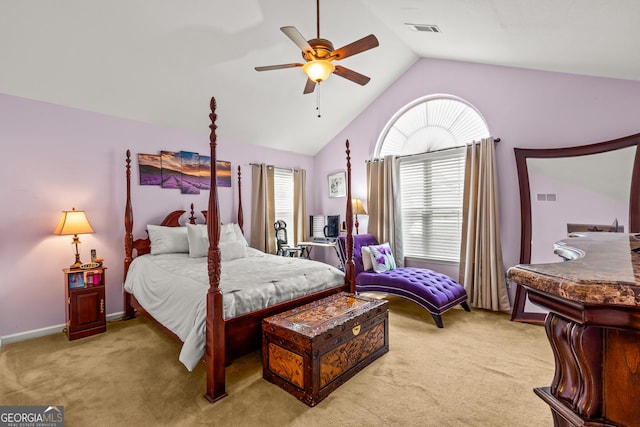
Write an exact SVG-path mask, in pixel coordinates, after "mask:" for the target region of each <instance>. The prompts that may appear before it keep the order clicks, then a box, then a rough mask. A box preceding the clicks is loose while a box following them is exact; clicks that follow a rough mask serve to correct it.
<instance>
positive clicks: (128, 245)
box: [124, 150, 136, 320]
mask: <svg viewBox="0 0 640 427" xmlns="http://www.w3.org/2000/svg"><path fill="white" fill-rule="evenodd" d="M126 165H127V166H126V170H127V173H126V175H127V202H126V204H125V208H124V278H125V279H126V278H127V272H128V271H129V265H131V261H132V260H133V209H132V208H131V151H130V150H127V160H126ZM135 316H136V315H135V312H134V309H133V306H132V305H131V294H130V293H129V292H124V319H125V320H129V319H133V318H134V317H135Z"/></svg>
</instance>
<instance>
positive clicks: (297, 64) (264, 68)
mask: <svg viewBox="0 0 640 427" xmlns="http://www.w3.org/2000/svg"><path fill="white" fill-rule="evenodd" d="M295 67H302V64H299V63H292V64H280V65H266V66H264V67H255V69H256V71H269V70H281V69H283V68H295Z"/></svg>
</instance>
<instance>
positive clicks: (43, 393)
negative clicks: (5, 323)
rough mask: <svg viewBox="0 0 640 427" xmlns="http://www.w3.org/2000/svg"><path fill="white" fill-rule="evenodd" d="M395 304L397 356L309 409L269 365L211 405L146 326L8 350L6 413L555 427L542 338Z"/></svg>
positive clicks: (257, 361) (509, 325)
mask: <svg viewBox="0 0 640 427" xmlns="http://www.w3.org/2000/svg"><path fill="white" fill-rule="evenodd" d="M388 299H389V301H390V315H389V318H390V321H389V324H390V327H389V342H390V351H389V353H387V354H386V355H384V356H382V357H381V358H379V359H378V360H376V361H374V362H373V363H372V364H371V365H369V366H368V367H367V368H365V369H364V370H363V371H361V372H360V373H358V374H357V375H356V376H355V377H353V378H352V379H350V380H349V381H347V382H346V383H345V384H343V385H342V386H340V387H339V388H338V389H337V390H336V391H334V392H333V393H332V394H331V395H329V396H328V397H327V398H326V399H325V400H323V401H322V402H321V403H320V404H319V405H318V406H316V407H314V408H309V407H307V406H306V405H304V404H303V403H301V402H299V401H298V400H297V399H296V398H294V397H293V396H291V395H289V394H288V393H287V392H285V391H283V390H281V389H280V388H279V387H277V386H275V385H273V384H271V383H269V382H267V381H265V380H264V379H262V365H261V358H260V353H259V352H255V353H252V354H249V355H247V356H245V357H243V358H241V359H239V360H236V361H235V362H234V363H233V364H232V365H231V366H229V367H228V368H227V392H228V393H229V396H228V397H226V398H224V399H222V400H220V401H219V402H217V403H215V404H210V403H208V402H207V401H206V400H205V399H204V397H203V393H204V389H205V378H204V377H205V372H204V366H202V364H200V365H199V366H198V367H197V368H196V369H195V370H194V371H193V372H191V373H190V372H188V371H187V370H186V369H185V368H184V367H183V366H182V364H180V362H178V352H179V344H178V343H176V342H174V341H173V340H171V339H170V338H168V337H167V336H166V335H164V334H163V333H162V332H160V331H159V330H158V329H157V328H156V327H155V326H154V325H152V324H150V323H149V322H148V321H147V320H145V319H140V318H139V319H135V320H132V321H127V322H123V321H119V322H112V323H110V324H109V325H108V327H107V332H106V333H105V334H101V335H98V336H93V337H88V338H84V339H80V340H76V341H72V342H69V341H67V339H66V338H65V336H64V335H63V334H62V333H61V334H56V335H51V336H47V337H42V338H37V339H33V340H29V341H23V342H18V343H13V344H9V345H4V346H2V348H1V350H0V379H1V382H0V405H64V407H65V425H67V426H124V425H128V426H130V425H144V426H199V425H215V426H243V427H244V426H261V427H268V426H326V425H332V426H380V425H385V426H438V427H447V426H456V427H457V426H491V427H497V426H505V427H514V426H536V427H537V426H551V425H553V422H552V419H551V413H550V410H549V408H548V407H547V406H546V405H545V404H544V403H543V402H542V400H540V399H539V398H538V397H536V396H535V395H534V393H533V391H532V389H533V388H534V387H538V386H546V385H549V384H550V382H551V380H552V378H553V370H554V369H553V355H552V353H551V349H550V347H549V344H548V342H547V339H546V335H545V332H544V328H543V327H541V326H535V325H528V324H522V323H515V322H511V321H509V316H508V315H506V314H500V313H493V312H487V311H483V310H475V309H472V312H471V313H467V312H465V311H463V310H462V309H460V308H455V309H452V310H450V311H449V312H447V313H445V314H444V316H443V321H444V326H445V327H444V329H438V328H437V327H436V326H435V325H434V323H433V321H432V319H431V316H430V315H429V314H428V313H427V312H426V311H424V310H422V309H421V308H419V307H418V306H416V305H414V304H413V303H411V302H408V301H405V300H402V299H400V298H395V297H389V298H388Z"/></svg>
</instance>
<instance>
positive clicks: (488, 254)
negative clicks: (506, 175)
mask: <svg viewBox="0 0 640 427" xmlns="http://www.w3.org/2000/svg"><path fill="white" fill-rule="evenodd" d="M494 152H495V150H494V142H493V138H486V139H483V140H482V141H480V142H475V143H473V144H471V145H469V146H468V147H467V157H466V166H465V178H464V202H463V222H462V224H463V225H462V243H461V247H460V282H461V283H462V284H463V285H464V287H465V289H466V290H467V294H468V295H469V303H470V304H471V305H472V306H473V307H478V308H483V309H487V310H492V311H509V310H510V307H509V296H508V294H507V286H506V281H505V276H504V264H503V262H502V246H501V244H500V221H499V218H498V185H497V177H496V168H495V155H494Z"/></svg>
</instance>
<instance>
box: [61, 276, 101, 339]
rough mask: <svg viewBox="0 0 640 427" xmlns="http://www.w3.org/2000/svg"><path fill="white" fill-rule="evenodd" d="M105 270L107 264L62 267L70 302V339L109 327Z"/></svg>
mask: <svg viewBox="0 0 640 427" xmlns="http://www.w3.org/2000/svg"><path fill="white" fill-rule="evenodd" d="M105 270H106V267H98V268H92V269H88V270H80V269H70V268H65V269H64V270H62V271H63V272H64V285H65V300H66V302H67V309H66V320H67V328H66V334H67V338H69V340H70V341H71V340H75V339H78V338H84V337H88V336H91V335H95V334H100V333H103V332H106V330H107V322H106V314H105V309H106V307H105V296H104V295H105V292H104V290H105V288H104V287H105V274H104V271H105Z"/></svg>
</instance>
